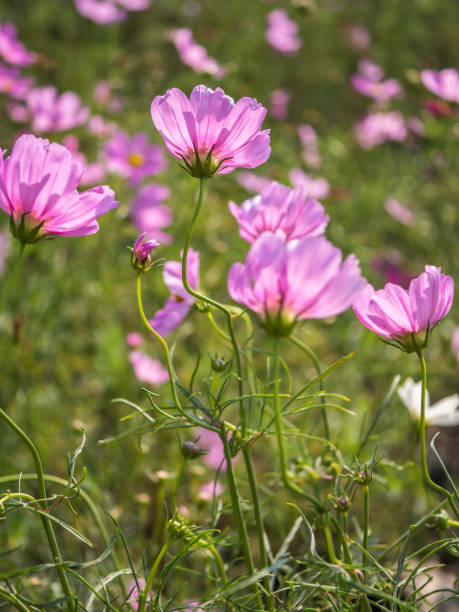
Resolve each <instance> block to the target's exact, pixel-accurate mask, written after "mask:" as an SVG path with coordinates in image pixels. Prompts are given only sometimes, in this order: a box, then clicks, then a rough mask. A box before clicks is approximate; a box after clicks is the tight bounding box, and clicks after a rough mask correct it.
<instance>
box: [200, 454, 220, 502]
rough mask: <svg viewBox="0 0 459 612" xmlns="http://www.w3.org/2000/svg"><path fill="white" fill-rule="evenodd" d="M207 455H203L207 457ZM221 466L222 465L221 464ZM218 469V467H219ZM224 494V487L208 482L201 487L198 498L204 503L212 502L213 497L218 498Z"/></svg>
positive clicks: (217, 483)
mask: <svg viewBox="0 0 459 612" xmlns="http://www.w3.org/2000/svg"><path fill="white" fill-rule="evenodd" d="M205 456H206V455H203V457H205ZM219 465H220V464H219ZM217 469H218V467H217ZM222 493H223V485H221V484H220V483H219V482H218V481H217V482H214V481H213V480H212V481H211V482H207V483H206V484H203V485H201V486H200V487H199V491H198V498H199V499H200V500H202V501H207V502H208V501H212V499H213V497H214V496H215V497H218V496H219V495H221V494H222Z"/></svg>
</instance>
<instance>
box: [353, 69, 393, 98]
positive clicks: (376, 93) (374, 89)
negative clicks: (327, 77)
mask: <svg viewBox="0 0 459 612" xmlns="http://www.w3.org/2000/svg"><path fill="white" fill-rule="evenodd" d="M351 85H352V87H353V88H354V89H355V90H356V91H358V92H359V93H361V94H363V95H364V96H368V97H369V98H373V100H375V101H376V102H384V101H385V100H390V98H402V97H403V90H402V86H401V85H400V83H399V82H398V81H397V80H396V79H386V80H385V81H372V80H370V79H367V78H365V77H364V76H362V75H360V74H354V75H352V77H351Z"/></svg>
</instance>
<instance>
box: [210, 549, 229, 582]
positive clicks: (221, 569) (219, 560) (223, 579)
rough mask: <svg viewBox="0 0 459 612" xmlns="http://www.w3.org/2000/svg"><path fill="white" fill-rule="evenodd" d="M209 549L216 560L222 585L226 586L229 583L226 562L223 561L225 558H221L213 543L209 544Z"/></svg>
mask: <svg viewBox="0 0 459 612" xmlns="http://www.w3.org/2000/svg"><path fill="white" fill-rule="evenodd" d="M208 550H209V552H210V554H211V555H212V556H213V558H214V560H215V565H216V566H217V569H218V575H219V576H220V580H221V582H222V586H226V584H227V583H228V578H227V577H226V571H225V564H224V563H223V559H222V558H221V555H220V553H219V552H218V550H217V549H216V548H215V546H214V545H213V544H211V545H210V546H208Z"/></svg>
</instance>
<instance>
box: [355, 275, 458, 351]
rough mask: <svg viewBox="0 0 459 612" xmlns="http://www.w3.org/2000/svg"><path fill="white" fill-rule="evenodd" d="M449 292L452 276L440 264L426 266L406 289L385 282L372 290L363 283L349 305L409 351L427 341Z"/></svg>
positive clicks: (447, 305)
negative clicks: (376, 289)
mask: <svg viewBox="0 0 459 612" xmlns="http://www.w3.org/2000/svg"><path fill="white" fill-rule="evenodd" d="M453 295H454V281H453V279H452V278H451V277H450V276H447V275H446V274H442V273H441V269H440V268H436V267H435V266H426V267H425V272H423V273H422V274H420V275H419V276H418V277H417V278H415V279H413V280H412V281H411V283H410V286H409V287H408V290H406V289H403V288H402V287H400V286H399V285H393V284H391V283H388V284H387V285H385V287H384V289H380V290H379V291H375V290H374V288H373V287H372V286H371V285H370V284H367V286H366V287H365V289H364V290H363V291H362V292H361V294H360V295H359V296H358V297H357V299H356V300H354V303H353V304H352V307H353V308H354V311H355V314H356V315H357V317H358V318H359V320H360V322H361V323H362V324H363V325H365V327H368V329H371V331H374V332H375V333H377V334H379V335H380V336H382V337H383V338H386V339H388V340H393V341H394V342H396V343H397V345H398V346H399V348H402V349H403V350H405V351H407V352H412V351H414V350H418V349H421V348H424V347H425V346H426V345H427V344H428V341H429V337H430V332H431V330H432V329H433V328H434V327H435V325H436V324H437V323H438V322H439V321H440V320H441V319H443V317H444V316H446V314H447V313H448V311H449V309H450V308H451V304H452V301H453ZM421 335H423V336H424V337H421Z"/></svg>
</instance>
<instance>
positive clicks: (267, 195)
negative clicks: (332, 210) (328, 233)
mask: <svg viewBox="0 0 459 612" xmlns="http://www.w3.org/2000/svg"><path fill="white" fill-rule="evenodd" d="M229 209H230V212H231V214H232V215H233V217H234V218H235V219H236V221H237V222H238V224H239V234H240V235H241V237H242V238H244V240H247V241H248V242H255V240H256V239H257V238H258V236H260V234H262V233H263V232H273V233H275V234H277V235H278V236H280V237H281V238H283V239H284V240H285V241H288V240H296V239H298V238H302V237H303V236H320V235H321V234H323V233H324V232H325V229H326V227H327V224H328V220H329V217H328V215H326V214H325V211H324V208H323V206H322V205H321V204H319V202H317V201H316V200H314V198H308V197H307V196H306V193H305V191H304V189H303V188H302V187H296V188H295V189H291V188H290V187H286V186H285V185H280V184H279V183H277V182H276V181H272V183H270V184H269V185H268V186H267V187H265V188H264V189H263V191H262V192H261V194H260V195H257V196H255V197H254V198H251V199H250V200H245V202H243V203H242V205H241V207H240V208H239V207H238V206H237V204H236V203H235V202H230V203H229Z"/></svg>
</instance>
